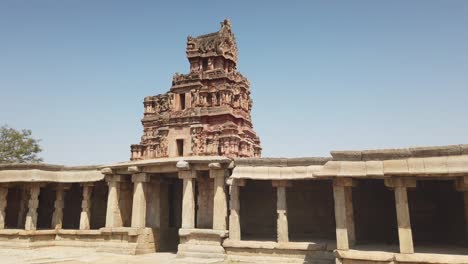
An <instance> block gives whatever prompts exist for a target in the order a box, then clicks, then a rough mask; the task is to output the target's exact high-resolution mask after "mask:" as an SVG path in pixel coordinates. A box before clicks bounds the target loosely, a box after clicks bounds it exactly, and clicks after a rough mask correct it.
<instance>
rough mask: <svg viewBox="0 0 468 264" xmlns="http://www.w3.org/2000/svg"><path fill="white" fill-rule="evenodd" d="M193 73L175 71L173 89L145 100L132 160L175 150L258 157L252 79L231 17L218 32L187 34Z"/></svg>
mask: <svg viewBox="0 0 468 264" xmlns="http://www.w3.org/2000/svg"><path fill="white" fill-rule="evenodd" d="M187 58H188V60H189V62H190V73H189V74H178V73H176V74H175V75H174V77H173V80H172V87H171V89H170V91H169V92H167V93H165V94H160V95H156V96H148V97H146V98H145V100H144V107H145V112H144V117H143V120H142V123H143V128H144V132H143V136H142V138H141V142H140V144H138V145H132V146H131V152H132V156H131V160H143V159H152V158H163V157H177V156H203V155H212V156H215V155H220V156H226V157H230V158H235V157H259V156H260V154H261V147H260V139H259V138H258V136H257V135H256V133H255V131H254V130H253V128H252V119H251V117H250V110H251V109H252V99H251V98H250V88H249V86H250V84H249V81H248V80H247V78H245V77H244V76H242V74H240V73H239V72H238V71H237V70H236V65H237V44H236V39H235V37H234V34H233V33H232V30H231V23H230V22H229V20H224V21H223V22H222V23H221V29H220V30H219V31H218V32H215V33H211V34H206V35H202V36H198V37H195V38H193V37H190V36H189V37H188V38H187Z"/></svg>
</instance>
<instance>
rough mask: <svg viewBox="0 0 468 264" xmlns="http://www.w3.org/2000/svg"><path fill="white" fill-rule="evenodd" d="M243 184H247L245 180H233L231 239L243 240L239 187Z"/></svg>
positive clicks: (230, 219)
mask: <svg viewBox="0 0 468 264" xmlns="http://www.w3.org/2000/svg"><path fill="white" fill-rule="evenodd" d="M242 186H245V181H244V180H239V179H234V180H233V181H232V184H231V200H230V203H229V205H230V214H229V239H230V240H233V241H239V240H241V226H240V199H239V188H240V187H242Z"/></svg>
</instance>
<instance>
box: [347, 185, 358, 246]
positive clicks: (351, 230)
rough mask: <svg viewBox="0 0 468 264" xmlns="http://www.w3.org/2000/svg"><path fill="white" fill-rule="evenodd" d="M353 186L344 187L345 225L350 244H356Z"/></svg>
mask: <svg viewBox="0 0 468 264" xmlns="http://www.w3.org/2000/svg"><path fill="white" fill-rule="evenodd" d="M353 184H354V182H353ZM353 186H354V185H353ZM353 186H351V187H345V203H346V227H347V229H348V241H349V245H350V246H354V245H355V244H356V229H355V225H354V206H353Z"/></svg>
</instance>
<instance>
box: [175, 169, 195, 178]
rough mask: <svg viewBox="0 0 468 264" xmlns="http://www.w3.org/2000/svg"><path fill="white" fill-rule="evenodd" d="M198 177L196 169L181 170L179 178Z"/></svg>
mask: <svg viewBox="0 0 468 264" xmlns="http://www.w3.org/2000/svg"><path fill="white" fill-rule="evenodd" d="M196 177H197V171H196V170H179V179H194V178H196Z"/></svg>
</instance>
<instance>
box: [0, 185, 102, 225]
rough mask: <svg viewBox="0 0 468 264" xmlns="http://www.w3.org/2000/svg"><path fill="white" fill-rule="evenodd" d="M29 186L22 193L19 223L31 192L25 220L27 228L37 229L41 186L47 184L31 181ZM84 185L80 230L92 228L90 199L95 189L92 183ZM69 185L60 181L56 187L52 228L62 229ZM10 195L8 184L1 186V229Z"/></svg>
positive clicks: (18, 223)
mask: <svg viewBox="0 0 468 264" xmlns="http://www.w3.org/2000/svg"><path fill="white" fill-rule="evenodd" d="M27 186H28V188H25V189H24V191H22V193H21V199H20V206H19V213H18V221H17V225H18V226H21V225H22V221H23V219H24V213H25V211H26V208H25V206H24V200H25V199H26V198H25V197H27V196H28V194H29V200H28V201H27V205H28V206H27V213H26V219H25V222H24V229H25V230H36V229H37V208H38V207H39V194H40V191H41V187H44V186H45V183H29V184H27ZM82 186H83V200H82V205H81V208H82V211H81V216H80V227H79V228H80V230H87V229H90V214H91V212H90V204H91V203H90V199H91V193H92V190H93V184H92V183H84V184H82ZM68 187H69V185H67V184H65V183H58V184H57V189H56V197H55V203H54V213H53V215H52V222H51V228H52V229H61V228H62V223H63V208H64V198H65V190H66V189H68ZM7 196H8V185H4V186H0V229H4V228H5V214H6V212H5V209H6V206H7Z"/></svg>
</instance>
